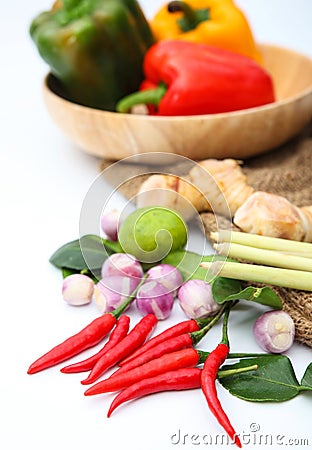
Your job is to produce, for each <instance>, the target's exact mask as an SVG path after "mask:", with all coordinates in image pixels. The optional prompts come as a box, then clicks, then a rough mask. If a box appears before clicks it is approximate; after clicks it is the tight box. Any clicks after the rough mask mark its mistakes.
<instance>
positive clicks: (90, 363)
mask: <svg viewBox="0 0 312 450" xmlns="http://www.w3.org/2000/svg"><path fill="white" fill-rule="evenodd" d="M129 325H130V317H129V316H126V315H124V316H121V317H120V318H119V319H118V321H117V323H116V327H115V328H114V329H113V331H112V332H111V334H110V337H109V340H108V341H107V342H106V344H105V345H104V347H103V348H102V349H101V350H99V351H98V352H97V353H95V355H92V356H90V358H87V359H84V360H83V361H79V362H77V363H75V364H71V365H69V366H66V367H63V368H62V369H61V372H63V373H77V372H86V371H88V370H91V369H92V368H93V367H94V365H95V363H96V362H97V361H98V360H99V359H100V358H101V357H102V356H103V355H105V353H107V352H108V350H110V349H111V348H113V347H115V345H117V344H118V343H119V342H120V341H122V339H123V338H124V337H125V336H127V333H128V331H129Z"/></svg>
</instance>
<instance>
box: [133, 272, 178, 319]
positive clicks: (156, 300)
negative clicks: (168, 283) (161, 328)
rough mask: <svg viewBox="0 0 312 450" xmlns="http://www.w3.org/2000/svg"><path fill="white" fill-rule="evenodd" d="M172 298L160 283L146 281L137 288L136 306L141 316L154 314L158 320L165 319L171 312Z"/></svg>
mask: <svg viewBox="0 0 312 450" xmlns="http://www.w3.org/2000/svg"><path fill="white" fill-rule="evenodd" d="M173 304H174V297H173V295H172V293H171V292H169V291H168V289H167V288H166V287H165V286H164V285H163V284H161V283H158V282H157V281H155V280H151V281H149V280H148V279H147V281H146V282H145V283H144V284H143V285H142V286H141V287H140V288H139V290H138V292H137V296H136V306H137V308H138V310H139V311H140V312H141V314H142V315H145V314H154V315H155V316H156V317H157V319H158V320H164V319H167V318H168V317H169V316H170V314H171V311H172V308H173Z"/></svg>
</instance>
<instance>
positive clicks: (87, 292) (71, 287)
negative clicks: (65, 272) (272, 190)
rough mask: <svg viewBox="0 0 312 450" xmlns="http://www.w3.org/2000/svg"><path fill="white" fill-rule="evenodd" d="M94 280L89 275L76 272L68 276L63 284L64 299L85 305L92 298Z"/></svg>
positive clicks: (73, 303) (71, 302)
mask: <svg viewBox="0 0 312 450" xmlns="http://www.w3.org/2000/svg"><path fill="white" fill-rule="evenodd" d="M93 290H94V282H93V280H92V279H91V278H90V277H88V276H87V275H82V274H79V273H77V274H76V273H75V274H72V275H69V276H68V277H66V278H65V279H64V281H63V285H62V295H63V299H64V300H65V301H66V302H67V303H68V304H69V305H74V306H80V305H85V304H87V303H90V302H91V300H92V295H93Z"/></svg>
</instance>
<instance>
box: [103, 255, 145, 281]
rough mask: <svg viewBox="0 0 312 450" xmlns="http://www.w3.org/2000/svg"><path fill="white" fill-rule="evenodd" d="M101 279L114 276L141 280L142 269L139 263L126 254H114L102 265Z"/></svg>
mask: <svg viewBox="0 0 312 450" xmlns="http://www.w3.org/2000/svg"><path fill="white" fill-rule="evenodd" d="M101 275H102V278H104V277H114V276H128V277H135V278H139V279H141V278H142V277H143V269H142V266H141V264H140V263H139V261H138V260H137V259H136V258H135V257H134V256H132V255H130V254H128V253H114V254H113V255H110V256H109V257H108V258H107V259H106V260H105V261H104V263H103V265H102V269H101Z"/></svg>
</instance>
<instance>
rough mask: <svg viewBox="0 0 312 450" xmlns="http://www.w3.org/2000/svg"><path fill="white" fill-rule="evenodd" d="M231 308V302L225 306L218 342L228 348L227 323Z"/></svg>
mask: <svg viewBox="0 0 312 450" xmlns="http://www.w3.org/2000/svg"><path fill="white" fill-rule="evenodd" d="M232 306H233V302H229V303H228V304H227V305H226V309H225V313H224V316H223V326H222V340H221V342H220V344H225V345H227V346H228V347H229V346H230V344H229V337H228V323H229V316H230V311H231V308H232Z"/></svg>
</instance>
